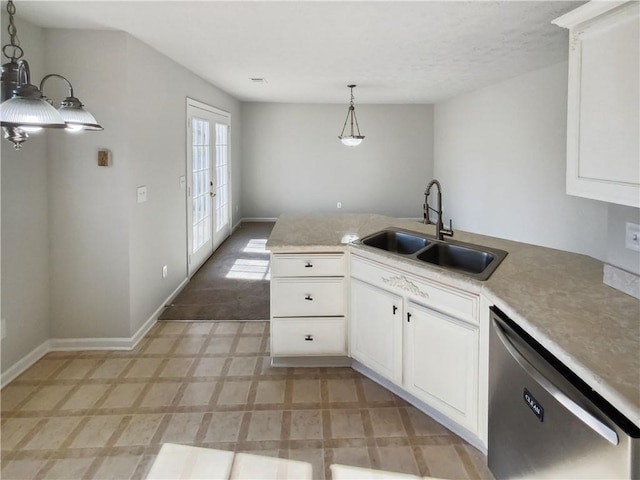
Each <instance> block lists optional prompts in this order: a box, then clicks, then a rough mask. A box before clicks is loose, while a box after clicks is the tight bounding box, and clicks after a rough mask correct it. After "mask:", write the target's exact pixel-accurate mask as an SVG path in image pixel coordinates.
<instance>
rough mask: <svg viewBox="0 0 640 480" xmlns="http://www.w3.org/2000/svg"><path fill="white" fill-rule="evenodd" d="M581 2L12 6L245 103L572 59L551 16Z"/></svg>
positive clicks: (482, 78)
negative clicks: (120, 44) (122, 41)
mask: <svg viewBox="0 0 640 480" xmlns="http://www.w3.org/2000/svg"><path fill="white" fill-rule="evenodd" d="M581 3H584V2H570V1H563V2H556V1H501V2H495V1H470V2H459V1H448V2H441V1H422V2H418V1H413V2H402V1H355V2H347V1H288V2H276V1H246V0H245V1H226V2H223V1H212V0H209V1H177V0H174V1H114V0H112V1H91V0H79V1H78V0H76V1H16V8H17V14H16V16H17V17H18V18H21V19H25V20H28V21H30V22H32V23H34V24H36V25H40V26H43V27H54V28H78V29H114V30H123V31H126V32H128V33H130V34H131V35H132V36H134V37H136V38H138V39H140V40H142V41H143V42H145V43H147V44H148V45H150V46H152V47H153V48H155V49H156V50H158V51H160V52H162V53H164V54H165V55H167V56H168V57H170V58H172V59H173V60H175V61H176V62H178V63H180V64H181V65H183V66H185V67H186V68H188V69H189V70H191V71H193V72H195V73H196V74H198V75H199V76H201V77H202V78H204V79H206V80H208V81H210V82H211V83H213V84H214V85H217V86H218V87H220V88H222V89H223V90H225V91H226V92H228V93H230V94H231V95H233V96H234V97H236V98H238V99H239V100H242V101H265V102H292V103H346V102H348V98H349V91H348V89H347V88H346V85H347V84H348V83H356V84H358V88H356V89H355V91H354V95H355V97H356V104H358V103H434V102H437V101H440V100H443V99H446V98H449V97H452V96H455V95H457V94H460V93H463V92H467V91H471V90H474V89H476V88H479V87H482V86H486V85H490V84H492V83H495V82H497V81H500V80H503V79H506V78H510V77H514V76H517V75H520V74H523V73H526V72H529V71H532V70H535V69H537V68H541V67H544V66H547V65H551V64H553V63H557V62H560V61H563V60H565V59H566V58H567V48H568V47H567V45H568V42H567V38H568V34H567V31H566V30H564V29H561V28H559V27H556V26H554V25H551V24H550V21H551V20H552V19H554V18H556V17H558V16H560V15H561V14H563V13H565V12H567V11H569V10H572V9H574V8H576V7H577V6H579V5H580V4H581ZM3 14H4V11H3ZM19 33H20V32H18V34H19ZM27 57H28V52H27ZM251 77H265V78H266V79H267V83H266V84H254V83H252V82H251V80H250V78H251Z"/></svg>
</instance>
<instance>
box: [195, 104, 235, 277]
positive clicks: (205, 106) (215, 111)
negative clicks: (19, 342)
mask: <svg viewBox="0 0 640 480" xmlns="http://www.w3.org/2000/svg"><path fill="white" fill-rule="evenodd" d="M189 108H196V109H200V110H203V111H206V112H209V113H213V114H215V115H220V116H222V117H226V118H227V119H228V131H227V142H228V145H229V148H228V152H227V153H228V157H227V158H228V162H229V163H228V165H229V183H228V189H229V202H228V203H227V208H228V212H227V214H228V216H229V235H231V233H232V232H233V216H232V214H233V187H232V178H233V173H232V156H231V144H232V141H231V135H232V132H231V112H227V111H226V110H222V109H220V108H216V107H213V106H211V105H209V104H208V103H204V102H201V101H199V100H196V99H194V98H191V97H186V101H185V134H184V139H185V145H184V172H185V189H184V199H185V227H186V228H185V244H186V249H185V250H186V251H185V264H186V268H187V278H191V277H192V276H193V275H194V274H195V273H196V272H197V271H198V269H199V268H200V267H201V266H202V265H204V263H206V260H205V261H204V262H203V263H202V265H200V266H198V268H195V269H193V270H191V269H190V265H191V262H190V260H191V259H190V257H191V253H192V252H190V245H189V239H190V237H191V235H192V233H190V229H192V228H193V226H192V225H189V217H190V216H189V209H190V208H192V206H191V205H190V203H189V189H188V185H189V177H190V175H191V174H192V172H190V171H189V169H188V166H189V144H188V141H187V139H188V138H189V135H190V132H191V117H190V116H189ZM214 131H215V129H214ZM213 141H214V149H215V138H213ZM213 160H215V156H214V159H213ZM213 168H215V165H213ZM213 203H214V202H212V211H213V209H214V208H215V206H214V204H213ZM214 228H215V225H214V222H211V230H212V231H211V235H212V238H213V229H214ZM215 250H216V249H215V247H214V249H213V251H212V252H211V254H213V253H214V252H215Z"/></svg>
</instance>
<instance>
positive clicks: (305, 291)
mask: <svg viewBox="0 0 640 480" xmlns="http://www.w3.org/2000/svg"><path fill="white" fill-rule="evenodd" d="M345 272H346V262H345V256H344V254H342V253H336V254H273V255H271V356H272V357H304V356H309V357H311V356H345V355H347V324H346V317H345V314H346V310H347V301H346V288H347V287H346V280H345Z"/></svg>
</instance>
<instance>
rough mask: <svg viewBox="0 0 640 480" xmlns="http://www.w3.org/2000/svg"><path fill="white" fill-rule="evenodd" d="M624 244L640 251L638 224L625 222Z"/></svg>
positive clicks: (630, 248) (639, 226) (639, 228)
mask: <svg viewBox="0 0 640 480" xmlns="http://www.w3.org/2000/svg"><path fill="white" fill-rule="evenodd" d="M624 246H625V247H627V248H628V249H629V250H635V251H636V252H640V225H638V224H637V223H631V222H627V223H626V226H625V234H624Z"/></svg>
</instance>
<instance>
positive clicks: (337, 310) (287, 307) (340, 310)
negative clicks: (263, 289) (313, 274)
mask: <svg viewBox="0 0 640 480" xmlns="http://www.w3.org/2000/svg"><path fill="white" fill-rule="evenodd" d="M345 296H346V295H345V279H344V278H316V279H304V278H275V279H272V280H271V315H272V316H273V317H322V316H334V317H339V316H343V315H345V314H346V305H345V304H346V302H345Z"/></svg>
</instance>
